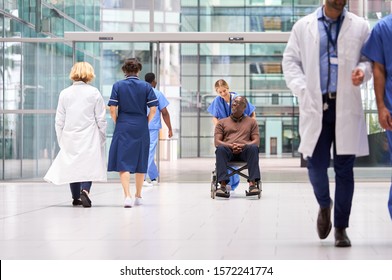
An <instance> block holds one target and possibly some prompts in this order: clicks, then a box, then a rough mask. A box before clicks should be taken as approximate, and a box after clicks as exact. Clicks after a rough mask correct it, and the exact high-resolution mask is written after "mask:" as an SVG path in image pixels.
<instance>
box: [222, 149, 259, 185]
mask: <svg viewBox="0 0 392 280" xmlns="http://www.w3.org/2000/svg"><path fill="white" fill-rule="evenodd" d="M215 155H216V172H217V177H218V178H217V179H218V182H222V181H225V182H226V183H228V182H229V175H228V174H227V163H228V162H229V161H244V162H246V163H247V164H248V173H249V180H248V181H256V182H257V181H260V177H261V176H260V168H259V147H258V146H256V145H246V146H245V149H244V150H243V151H242V152H241V153H240V154H236V155H235V154H233V152H232V151H231V149H229V148H227V147H225V146H218V147H217V148H216V150H215Z"/></svg>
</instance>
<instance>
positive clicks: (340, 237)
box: [335, 228, 351, 247]
mask: <svg viewBox="0 0 392 280" xmlns="http://www.w3.org/2000/svg"><path fill="white" fill-rule="evenodd" d="M350 246H351V241H350V239H349V238H348V236H347V233H346V229H345V228H335V247H350Z"/></svg>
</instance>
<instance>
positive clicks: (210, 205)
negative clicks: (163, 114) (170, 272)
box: [0, 160, 392, 260]
mask: <svg viewBox="0 0 392 280" xmlns="http://www.w3.org/2000/svg"><path fill="white" fill-rule="evenodd" d="M184 165H185V164H181V160H178V161H177V162H176V163H175V164H173V163H171V164H168V165H167V166H161V172H162V173H164V174H165V175H164V174H162V181H161V182H160V183H159V185H158V186H154V187H150V188H144V189H143V192H144V193H143V197H144V205H141V206H137V207H133V208H131V209H124V208H123V207H122V203H123V197H122V190H121V186H120V184H119V182H118V181H117V180H112V181H110V182H108V183H96V184H94V185H93V188H92V193H91V199H92V203H93V207H92V208H82V207H72V206H71V199H70V192H69V188H68V186H54V185H51V184H48V183H44V182H9V183H7V182H5V183H2V185H1V187H0V204H1V206H0V228H1V231H0V259H3V260H7V259H8V260H11V259H60V260H68V259H92V260H98V259H113V260H116V259H141V260H146V259H165V260H172V259H173V260H174V259H184V260H190V259H211V260H213V259H217V260H222V259H271V260H274V259H277V260H282V259H285V260H287V259H293V260H295V259H300V260H304V259H320V260H326V259H339V260H340V259H355V260H362V259H369V260H370V259H384V260H391V259H392V221H391V219H390V217H389V214H388V212H387V198H388V192H389V179H384V180H377V179H375V180H372V181H369V180H367V179H366V178H364V179H363V180H357V181H358V183H357V185H356V190H355V195H354V202H353V207H352V215H351V220H350V228H349V229H348V234H349V237H350V238H351V241H352V244H353V246H352V247H351V248H335V247H334V246H333V243H334V239H333V232H332V233H331V234H330V236H329V237H328V238H327V239H326V240H323V241H321V240H319V239H318V237H317V233H316V216H317V211H318V206H317V204H316V201H315V199H314V196H313V192H312V190H311V187H310V185H309V183H307V181H306V170H304V169H301V168H298V167H297V166H295V164H293V166H290V165H291V163H287V162H285V163H282V165H281V166H280V165H279V164H277V165H276V166H275V165H274V163H271V162H270V163H268V162H264V163H263V164H262V165H263V178H264V183H263V193H262V197H261V199H260V200H259V199H257V197H256V198H246V197H245V193H244V191H245V189H246V182H244V181H242V183H241V185H240V186H239V189H237V190H236V191H235V192H234V193H233V194H232V195H231V197H230V199H218V198H217V199H211V197H210V179H209V176H210V173H211V166H213V162H212V161H207V162H198V161H197V160H196V161H195V160H194V161H193V162H192V163H189V166H188V167H184ZM177 168H178V169H180V170H181V168H183V169H184V172H182V173H181V172H179V173H181V174H182V175H181V176H180V175H170V174H173V173H175V174H177V171H172V172H170V169H172V170H177ZM189 169H194V170H193V172H189V173H188V171H186V170H189ZM203 169H204V171H203ZM362 171H364V172H362V174H371V171H369V169H366V170H362ZM380 172H381V171H380ZM388 172H389V171H388V170H384V171H382V173H383V174H387V173H388ZM360 173H361V172H360ZM190 174H197V175H196V176H201V175H203V177H199V178H196V177H195V178H194V177H192V178H189V176H191V175H190ZM205 174H207V175H205ZM271 174H272V175H271ZM273 174H274V175H273ZM277 174H279V176H280V179H279V178H278V177H279V176H278V175H277ZM293 174H294V175H293ZM170 176H172V177H170ZM192 176H193V175H192ZM370 178H371V177H370ZM384 178H388V176H387V175H385V176H384ZM168 179H170V181H169V180H168ZM164 180H166V181H164ZM132 189H133V190H134V186H133V185H132ZM331 190H332V191H333V188H331ZM332 195H333V193H332Z"/></svg>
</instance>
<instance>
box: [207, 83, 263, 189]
mask: <svg viewBox="0 0 392 280" xmlns="http://www.w3.org/2000/svg"><path fill="white" fill-rule="evenodd" d="M215 91H216V93H217V94H218V95H219V96H217V97H216V98H215V99H214V100H213V101H212V103H211V104H210V106H209V107H208V109H207V111H208V112H209V113H210V114H211V115H212V117H213V118H212V121H213V123H214V125H216V123H217V122H218V121H219V120H220V119H223V118H227V117H229V116H230V115H231V102H232V100H233V99H234V98H235V97H236V96H238V94H237V93H235V92H230V90H229V84H228V83H227V82H226V81H225V80H223V79H219V80H217V81H216V82H215ZM255 109H256V108H255V106H254V105H253V104H251V103H249V102H248V105H247V106H246V109H245V112H244V114H245V115H247V116H250V117H252V118H256V112H255ZM239 183H240V176H239V175H237V174H235V175H233V176H231V177H230V182H229V185H230V187H231V190H235V188H237V186H238V184H239Z"/></svg>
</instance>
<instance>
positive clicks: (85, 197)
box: [80, 190, 91, 208]
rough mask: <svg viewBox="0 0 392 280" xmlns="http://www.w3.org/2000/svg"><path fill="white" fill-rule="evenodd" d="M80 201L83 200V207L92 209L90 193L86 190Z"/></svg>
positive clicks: (83, 191)
mask: <svg viewBox="0 0 392 280" xmlns="http://www.w3.org/2000/svg"><path fill="white" fill-rule="evenodd" d="M80 199H81V200H82V205H83V207H86V208H89V207H91V200H90V198H89V197H88V193H87V191H85V190H82V192H81V193H80Z"/></svg>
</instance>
